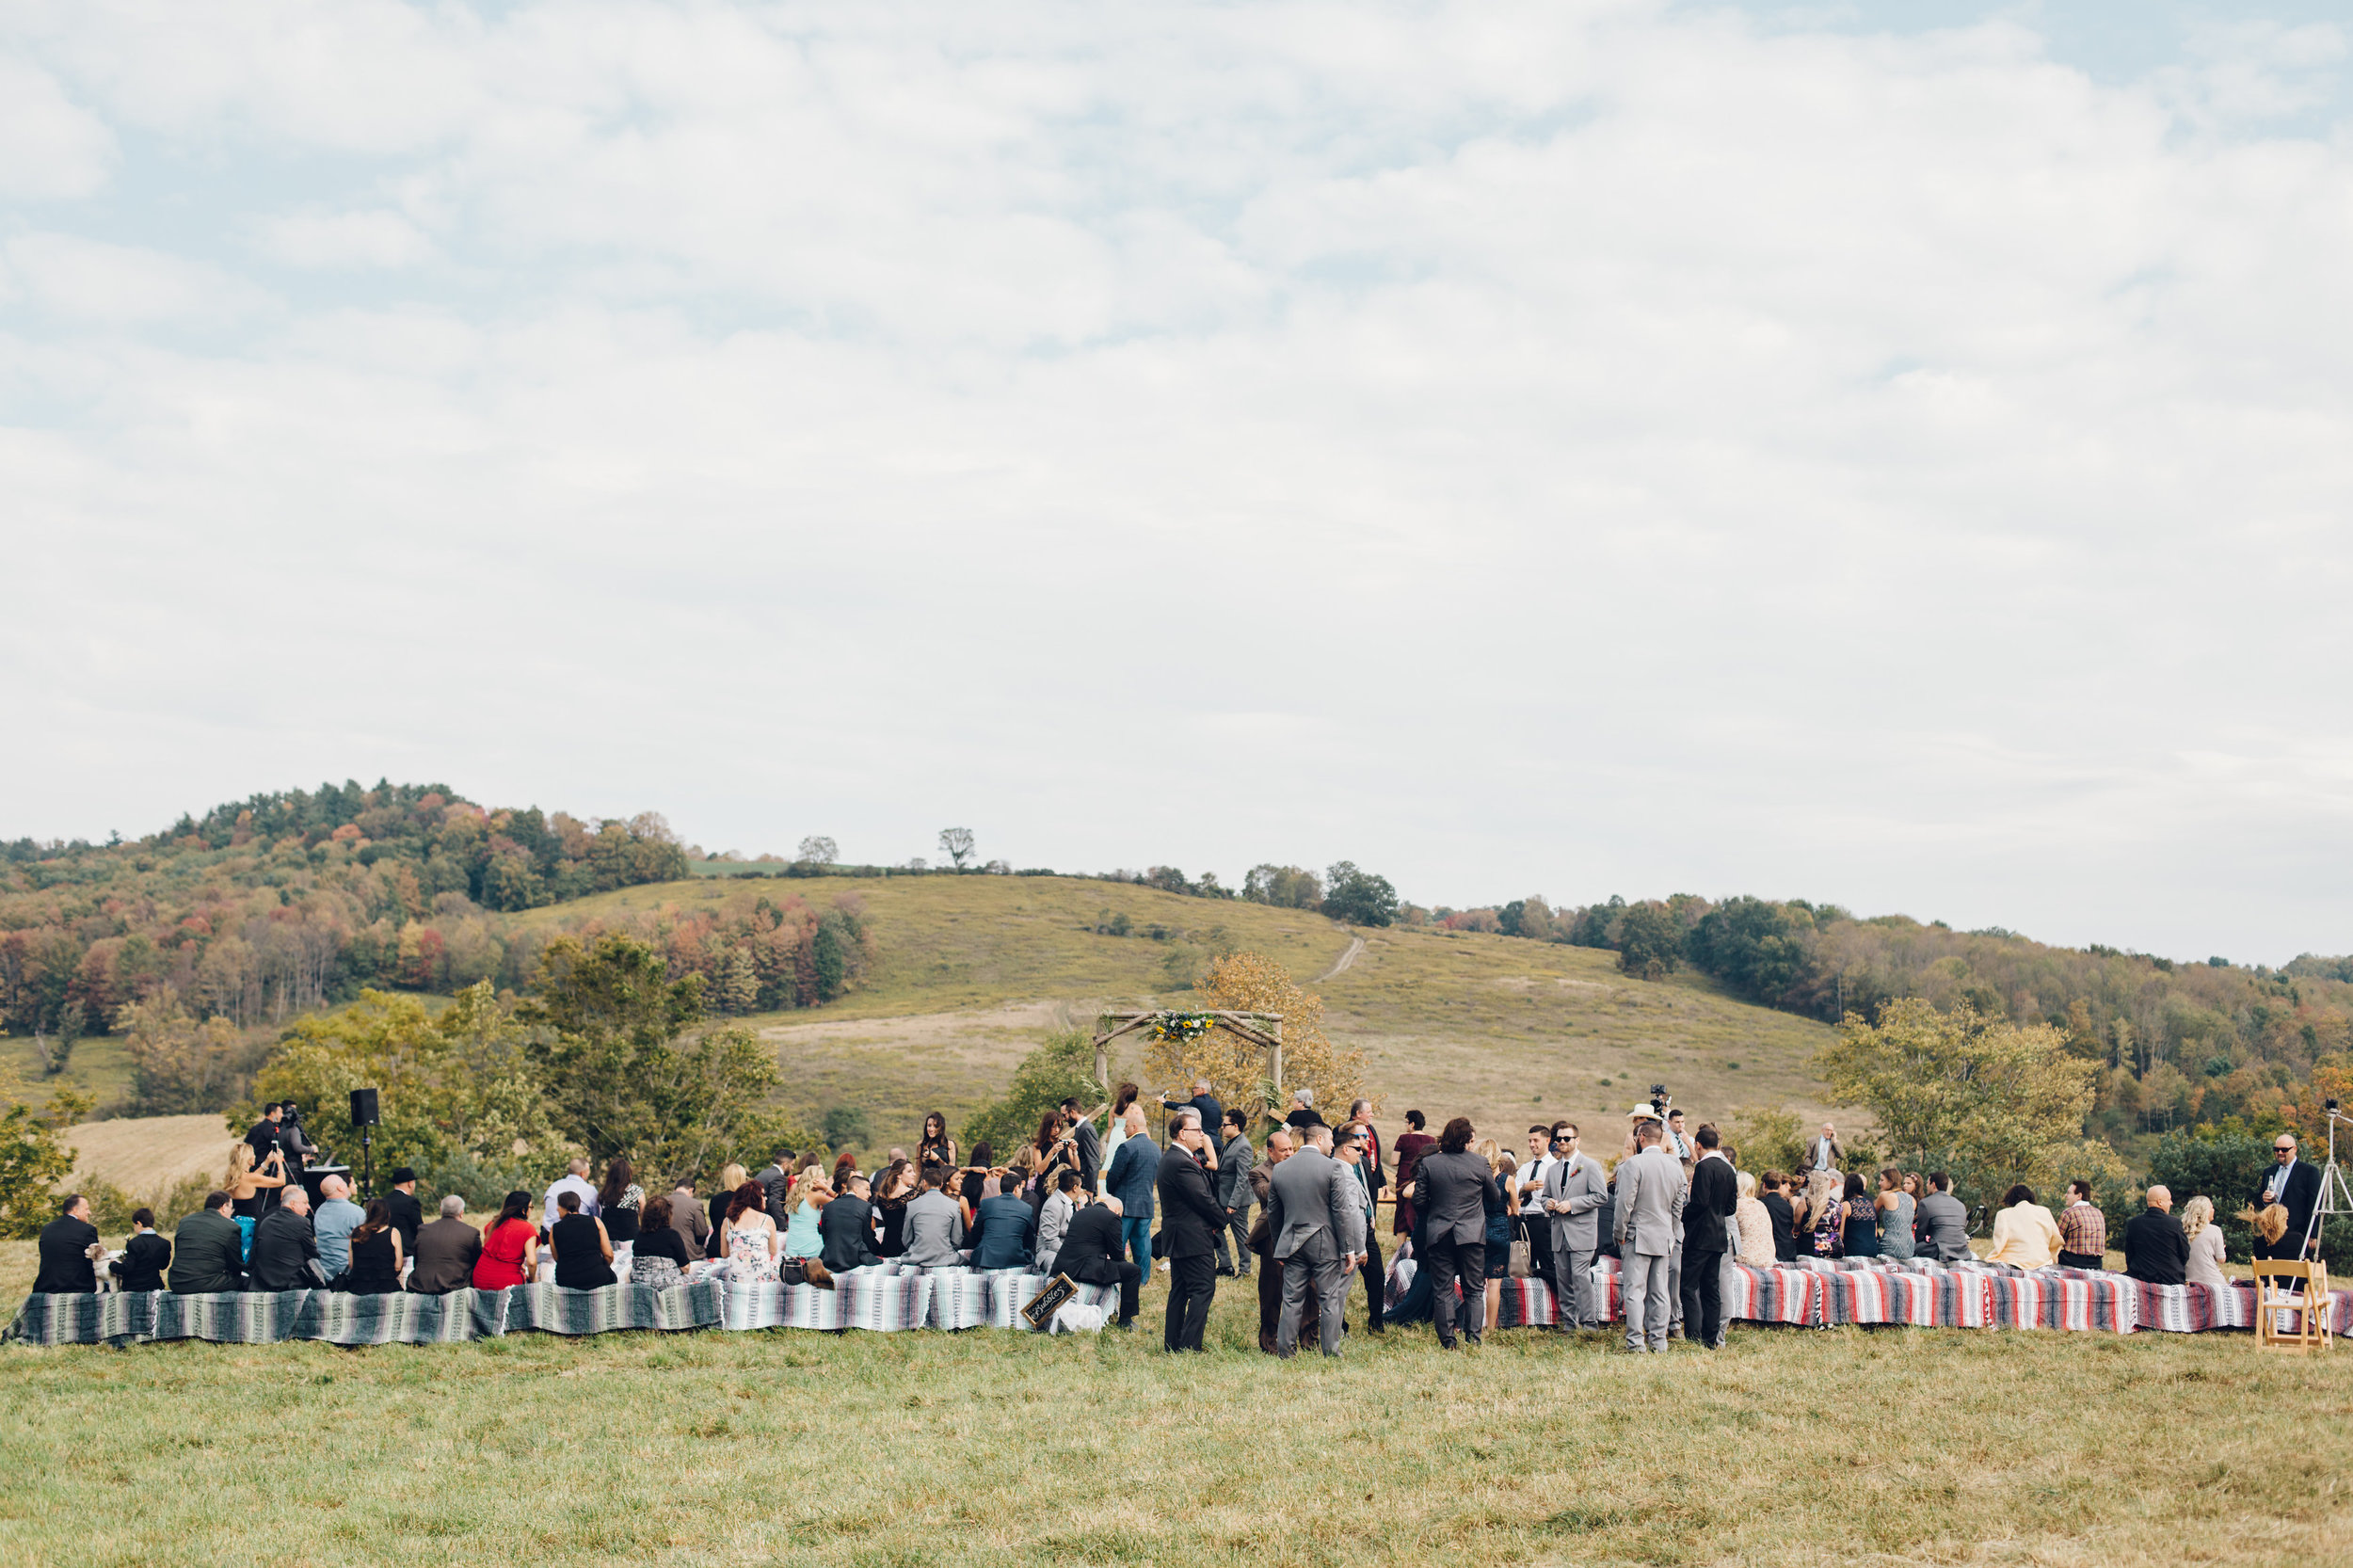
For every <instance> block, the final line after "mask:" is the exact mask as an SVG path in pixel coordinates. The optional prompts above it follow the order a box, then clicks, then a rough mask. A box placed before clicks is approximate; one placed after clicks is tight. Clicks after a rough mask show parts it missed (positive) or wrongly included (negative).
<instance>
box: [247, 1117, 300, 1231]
mask: <svg viewBox="0 0 2353 1568" xmlns="http://www.w3.org/2000/svg"><path fill="white" fill-rule="evenodd" d="M285 1116H286V1108H285V1107H284V1106H283V1105H281V1104H280V1103H279V1102H277V1101H276V1100H272V1101H271V1102H270V1103H269V1104H267V1105H265V1106H264V1107H262V1119H261V1120H260V1121H258V1122H255V1123H254V1124H253V1127H252V1129H251V1130H250V1131H248V1132H247V1133H246V1135H245V1141H246V1142H247V1143H248V1144H250V1145H251V1146H252V1149H253V1168H254V1169H255V1170H257V1171H258V1170H260V1169H261V1168H262V1166H263V1164H264V1162H266V1161H267V1160H268V1159H269V1157H270V1155H271V1153H272V1152H273V1151H275V1152H276V1153H277V1154H278V1155H279V1156H280V1158H281V1159H283V1158H284V1156H285V1150H286V1140H285V1133H284V1126H285ZM295 1184H296V1183H295V1179H294V1169H293V1162H292V1161H291V1160H289V1161H287V1171H286V1186H287V1187H292V1186H294V1185H295ZM283 1193H284V1189H283V1188H278V1187H264V1188H263V1189H262V1190H261V1192H258V1193H256V1194H255V1195H256V1196H257V1197H259V1198H260V1199H261V1200H262V1202H261V1209H262V1212H263V1214H264V1215H267V1214H268V1213H269V1211H270V1210H271V1209H273V1208H277V1207H278V1201H279V1199H280V1197H281V1196H282V1195H283Z"/></svg>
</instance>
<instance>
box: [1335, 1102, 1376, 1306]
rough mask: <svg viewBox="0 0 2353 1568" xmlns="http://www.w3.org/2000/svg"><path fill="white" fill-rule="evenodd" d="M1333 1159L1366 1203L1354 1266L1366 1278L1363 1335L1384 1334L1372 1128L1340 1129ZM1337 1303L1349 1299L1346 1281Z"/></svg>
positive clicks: (1355, 1124)
mask: <svg viewBox="0 0 2353 1568" xmlns="http://www.w3.org/2000/svg"><path fill="white" fill-rule="evenodd" d="M1337 1136H1338V1144H1337V1147H1336V1148H1335V1150H1334V1156H1335V1158H1336V1159H1337V1160H1339V1163H1340V1166H1341V1168H1342V1169H1343V1170H1346V1171H1347V1172H1348V1173H1349V1174H1350V1175H1352V1176H1354V1177H1355V1178H1356V1191H1357V1193H1358V1194H1359V1195H1360V1196H1361V1197H1362V1198H1363V1199H1364V1204H1365V1238H1364V1240H1363V1241H1362V1242H1360V1243H1358V1245H1357V1248H1356V1267H1357V1270H1358V1271H1359V1272H1362V1273H1363V1274H1364V1276H1365V1332H1367V1333H1368V1334H1385V1333H1387V1332H1388V1324H1386V1323H1385V1322H1383V1321H1382V1320H1381V1318H1382V1310H1381V1309H1382V1297H1383V1295H1384V1293H1385V1292H1384V1290H1383V1285H1384V1283H1385V1282H1384V1280H1383V1278H1382V1274H1381V1243H1380V1241H1379V1240H1378V1239H1377V1229H1378V1227H1376V1226H1375V1225H1374V1224H1373V1223H1372V1221H1373V1215H1374V1214H1375V1212H1377V1211H1376V1210H1375V1208H1373V1202H1372V1183H1373V1179H1374V1178H1375V1177H1376V1176H1379V1175H1380V1174H1381V1173H1380V1170H1379V1169H1378V1168H1377V1167H1376V1166H1374V1164H1373V1163H1372V1129H1371V1128H1369V1127H1367V1126H1365V1124H1364V1123H1362V1122H1351V1123H1349V1124H1348V1125H1347V1126H1346V1127H1344V1128H1340V1130H1339V1133H1338V1135H1337ZM1340 1300H1341V1301H1342V1302H1345V1301H1347V1300H1348V1282H1347V1281H1346V1280H1342V1281H1341V1282H1340Z"/></svg>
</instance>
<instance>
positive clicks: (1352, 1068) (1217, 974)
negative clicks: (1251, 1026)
mask: <svg viewBox="0 0 2353 1568" xmlns="http://www.w3.org/2000/svg"><path fill="white" fill-rule="evenodd" d="M1195 990H1196V991H1197V992H1198V993H1199V994H1200V998H1201V1000H1200V1006H1201V1007H1202V1008H1203V1009H1204V1010H1205V1011H1215V1012H1225V1013H1273V1014H1278V1015H1280V1016H1281V1017H1282V1019H1283V1088H1284V1091H1285V1092H1286V1093H1287V1094H1288V1093H1289V1091H1290V1090H1293V1089H1312V1090H1313V1091H1314V1092H1315V1096H1316V1103H1317V1104H1318V1105H1325V1106H1334V1107H1337V1109H1338V1110H1340V1111H1343V1112H1344V1111H1346V1110H1347V1109H1348V1102H1349V1101H1350V1100H1352V1099H1354V1098H1356V1097H1358V1096H1363V1095H1365V1094H1366V1089H1365V1055H1364V1052H1362V1051H1360V1050H1356V1049H1353V1048H1341V1047H1338V1046H1336V1045H1334V1044H1333V1043H1332V1041H1331V1040H1330V1038H1329V1037H1327V1036H1326V1035H1325V1034H1324V1032H1323V999H1322V998H1321V997H1318V996H1315V995H1313V994H1312V993H1310V992H1306V991H1303V990H1301V989H1300V988H1299V986H1298V984H1296V983H1294V982H1293V981H1292V979H1291V977H1290V973H1289V970H1287V969H1285V968H1283V966H1282V965H1280V964H1278V963H1276V962H1275V961H1274V960H1273V959H1272V958H1269V957H1267V956H1266V955H1265V954H1263V953H1257V952H1229V953H1225V954H1222V955H1220V956H1219V957H1218V958H1217V959H1215V960H1214V961H1213V962H1212V963H1211V964H1210V965H1209V973H1208V974H1207V975H1205V976H1204V977H1203V978H1202V979H1201V981H1200V982H1199V983H1198V984H1197V985H1196V986H1195ZM1266 1068H1267V1063H1266V1052H1265V1051H1264V1050H1262V1049H1261V1048H1258V1047H1257V1046H1255V1045H1252V1044H1251V1043H1250V1042H1248V1041H1247V1040H1244V1039H1242V1038H1241V1036H1239V1035H1237V1034H1233V1033H1231V1032H1227V1031H1225V1030H1222V1029H1213V1030H1211V1031H1209V1033H1207V1034H1205V1035H1203V1036H1202V1037H1201V1038H1200V1039H1198V1040H1194V1041H1191V1042H1183V1041H1177V1040H1154V1041H1152V1042H1150V1044H1149V1045H1148V1046H1147V1048H1146V1049H1145V1051H1144V1069H1145V1071H1146V1072H1147V1073H1149V1074H1151V1075H1152V1076H1153V1077H1154V1078H1155V1079H1156V1080H1158V1081H1160V1082H1161V1083H1164V1084H1168V1085H1171V1086H1172V1087H1175V1086H1183V1087H1188V1088H1189V1087H1190V1086H1191V1084H1192V1081H1193V1080H1194V1079H1195V1078H1206V1079H1208V1080H1209V1083H1210V1086H1211V1089H1212V1092H1213V1093H1215V1095H1216V1096H1217V1097H1218V1098H1219V1099H1220V1100H1221V1101H1223V1102H1224V1103H1225V1104H1226V1105H1239V1106H1269V1107H1272V1106H1273V1104H1274V1099H1273V1084H1272V1082H1271V1081H1270V1080H1268V1078H1267V1070H1266Z"/></svg>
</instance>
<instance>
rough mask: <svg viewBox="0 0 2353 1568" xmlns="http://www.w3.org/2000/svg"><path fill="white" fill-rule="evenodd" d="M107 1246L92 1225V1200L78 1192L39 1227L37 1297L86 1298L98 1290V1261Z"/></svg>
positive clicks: (95, 1227) (34, 1277)
mask: <svg viewBox="0 0 2353 1568" xmlns="http://www.w3.org/2000/svg"><path fill="white" fill-rule="evenodd" d="M105 1250H106V1244H105V1243H104V1242H103V1241H101V1240H99V1239H98V1227H97V1226H96V1225H94V1224H90V1223H89V1199H88V1198H86V1197H84V1196H82V1195H81V1194H80V1193H79V1192H76V1193H75V1194H73V1196H72V1197H70V1198H68V1199H66V1200H65V1202H64V1203H63V1204H61V1205H59V1206H58V1209H57V1217H56V1219H54V1220H52V1221H50V1222H49V1223H48V1224H45V1225H43V1226H41V1227H40V1272H39V1273H37V1274H35V1275H34V1276H33V1294H35V1295H36V1296H87V1295H90V1294H92V1293H94V1292H95V1291H96V1290H97V1289H98V1259H99V1257H100V1256H102V1255H103V1254H104V1252H105Z"/></svg>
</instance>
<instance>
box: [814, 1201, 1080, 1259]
mask: <svg viewBox="0 0 2353 1568" xmlns="http://www.w3.org/2000/svg"><path fill="white" fill-rule="evenodd" d="M840 1201H841V1200H840V1199H839V1198H836V1199H835V1200H834V1202H836V1203H840ZM1036 1257H1037V1210H1036V1209H1034V1208H1031V1207H1030V1206H1029V1204H1028V1203H1026V1202H1024V1201H1023V1200H1022V1199H1020V1198H1008V1197H1003V1196H999V1197H994V1198H984V1199H982V1200H981V1208H980V1212H979V1213H977V1214H975V1215H973V1216H972V1267H974V1268H975V1269H1022V1268H1027V1267H1028V1266H1029V1265H1030V1264H1031V1263H1032V1262H1033V1261H1035V1260H1036ZM831 1266H832V1265H831V1264H830V1263H829V1264H827V1267H828V1268H830V1267H831Z"/></svg>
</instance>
